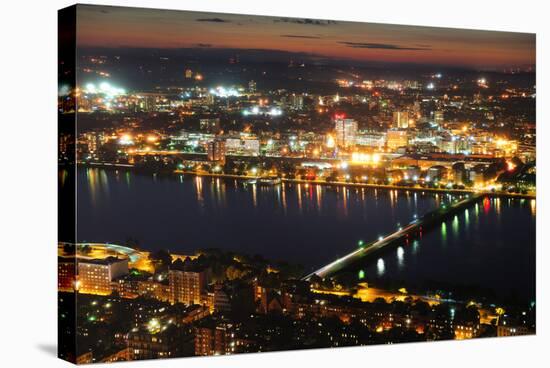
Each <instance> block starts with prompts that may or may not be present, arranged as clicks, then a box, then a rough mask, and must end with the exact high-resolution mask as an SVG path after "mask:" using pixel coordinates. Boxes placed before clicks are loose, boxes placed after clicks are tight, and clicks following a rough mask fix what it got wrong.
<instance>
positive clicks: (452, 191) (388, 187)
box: [77, 162, 537, 200]
mask: <svg viewBox="0 0 550 368" xmlns="http://www.w3.org/2000/svg"><path fill="white" fill-rule="evenodd" d="M78 166H81V167H97V168H104V169H112V170H113V169H114V170H119V169H120V170H132V171H137V172H146V173H151V174H157V175H163V176H164V175H166V176H168V175H170V176H171V175H192V176H204V177H212V178H225V179H236V180H241V181H246V180H256V179H260V177H259V176H252V175H236V174H225V173H224V174H216V173H210V172H200V173H197V172H193V171H185V170H179V169H176V170H173V171H170V172H162V173H158V172H152V171H146V170H145V171H141V170H139V169H137V168H136V167H135V166H134V165H130V164H113V163H83V162H80V163H78V164H77V167H78ZM281 181H282V182H283V183H293V184H311V185H323V186H327V187H350V188H369V189H380V190H399V191H405V192H407V191H412V192H430V193H437V194H457V195H460V194H480V195H482V194H483V195H487V196H489V197H492V198H518V199H535V200H536V199H537V196H536V194H529V193H527V194H521V193H509V192H491V191H477V190H474V189H446V188H423V187H408V186H399V185H386V184H369V183H349V182H342V181H330V182H327V181H324V180H306V179H289V178H281ZM261 185H270V184H261ZM275 185H277V184H275Z"/></svg>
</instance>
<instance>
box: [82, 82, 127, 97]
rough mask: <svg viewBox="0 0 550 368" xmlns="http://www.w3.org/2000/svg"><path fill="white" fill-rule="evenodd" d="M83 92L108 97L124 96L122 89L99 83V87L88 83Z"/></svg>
mask: <svg viewBox="0 0 550 368" xmlns="http://www.w3.org/2000/svg"><path fill="white" fill-rule="evenodd" d="M84 92H85V93H90V94H97V93H101V94H104V95H106V96H109V97H114V96H119V95H123V94H126V91H125V90H124V89H123V88H118V87H115V86H112V85H111V84H110V83H109V82H101V83H100V84H99V86H96V85H95V84H94V83H88V84H86V87H85V88H84Z"/></svg>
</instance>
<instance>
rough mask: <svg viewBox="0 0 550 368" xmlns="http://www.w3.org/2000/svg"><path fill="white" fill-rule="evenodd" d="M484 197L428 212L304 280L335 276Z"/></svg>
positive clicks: (469, 196)
mask: <svg viewBox="0 0 550 368" xmlns="http://www.w3.org/2000/svg"><path fill="white" fill-rule="evenodd" d="M483 196H484V194H470V195H467V196H466V198H464V199H462V200H458V201H456V202H453V203H451V204H450V205H445V206H442V207H439V208H437V209H435V210H433V211H431V212H428V213H427V214H425V215H424V216H422V217H420V218H418V219H416V220H414V221H412V222H410V223H409V224H408V225H406V226H404V227H403V228H401V229H400V230H397V231H396V232H394V233H391V234H389V235H387V236H385V237H383V238H382V239H379V240H376V241H374V242H371V243H368V244H366V245H365V246H364V247H361V248H358V249H356V250H354V251H353V252H351V253H349V254H347V255H345V256H343V257H341V258H339V259H337V260H336V261H334V262H332V263H329V264H328V265H326V266H324V267H321V268H320V269H318V270H316V271H314V272H312V273H310V274H308V275H306V276H304V277H303V280H308V279H310V278H311V277H312V276H314V275H317V276H319V277H321V278H324V277H327V276H329V275H331V274H334V273H335V272H336V271H339V270H341V269H342V268H344V267H346V266H348V265H350V264H352V263H354V262H355V261H357V260H359V259H361V258H363V257H365V256H367V255H371V254H373V253H375V252H378V251H380V250H381V249H383V248H386V247H388V246H390V245H392V244H394V243H396V242H397V241H398V240H400V239H403V238H405V237H408V236H409V234H414V233H419V232H422V230H423V229H425V228H427V227H430V226H433V225H434V224H435V223H440V222H441V221H444V220H446V219H447V218H449V217H450V216H452V215H454V214H456V213H457V212H459V211H460V210H462V209H464V208H467V207H468V206H470V205H472V204H473V203H475V202H477V201H478V200H479V199H480V198H482V197H483Z"/></svg>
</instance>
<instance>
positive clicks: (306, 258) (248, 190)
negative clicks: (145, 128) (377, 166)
mask: <svg viewBox="0 0 550 368" xmlns="http://www.w3.org/2000/svg"><path fill="white" fill-rule="evenodd" d="M78 180H79V188H78V190H79V208H80V209H81V211H79V218H80V220H81V221H79V222H80V224H81V228H80V229H79V234H81V236H82V238H83V239H85V240H87V241H99V242H101V241H111V242H117V241H119V242H124V241H125V240H126V239H128V238H130V237H131V238H135V239H138V240H140V243H141V244H142V245H143V246H144V247H146V248H161V247H170V248H171V249H174V248H181V249H183V250H194V249H198V248H205V247H221V248H224V247H227V248H231V249H235V250H237V251H245V252H249V253H260V254H262V255H264V256H266V257H276V258H278V259H287V260H293V261H297V262H301V263H303V264H305V265H306V266H307V267H308V268H310V269H314V268H315V267H318V266H322V265H323V264H324V263H325V262H326V263H328V262H330V261H332V260H334V259H335V258H336V255H338V254H339V255H343V254H346V253H347V252H349V251H351V250H353V249H354V248H355V246H356V244H357V240H358V239H367V240H368V239H375V238H376V237H378V235H379V234H387V233H389V232H392V231H395V228H396V226H398V225H397V224H398V223H401V224H406V223H409V222H410V221H411V220H412V219H413V214H415V213H417V214H418V215H421V214H423V213H425V212H427V211H429V210H431V209H433V208H434V203H435V202H434V196H433V194H428V193H425V194H424V195H422V194H421V193H414V195H413V194H411V193H406V192H405V191H395V190H392V191H385V190H379V189H369V188H367V189H365V188H353V187H352V188H347V187H339V186H334V187H331V186H323V185H309V184H295V183H283V184H281V185H275V186H266V185H262V184H261V183H259V182H257V183H256V184H252V183H249V182H247V181H240V180H234V179H222V178H210V177H198V176H197V177H195V176H186V175H177V176H174V177H163V176H156V177H155V176H152V175H145V174H144V175H138V174H134V173H131V172H129V171H118V172H115V171H106V170H102V169H97V168H93V169H81V170H79V172H78ZM411 198H414V200H411ZM260 239H261V240H260Z"/></svg>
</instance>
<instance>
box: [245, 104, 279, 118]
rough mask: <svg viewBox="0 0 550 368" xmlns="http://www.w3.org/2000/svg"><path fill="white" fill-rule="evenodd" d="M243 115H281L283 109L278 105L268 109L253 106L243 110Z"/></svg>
mask: <svg viewBox="0 0 550 368" xmlns="http://www.w3.org/2000/svg"><path fill="white" fill-rule="evenodd" d="M243 115H244V116H248V115H271V116H281V115H283V111H282V110H281V109H280V108H278V107H272V108H270V109H264V108H262V109H260V107H259V106H254V107H252V108H250V109H248V110H243Z"/></svg>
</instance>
